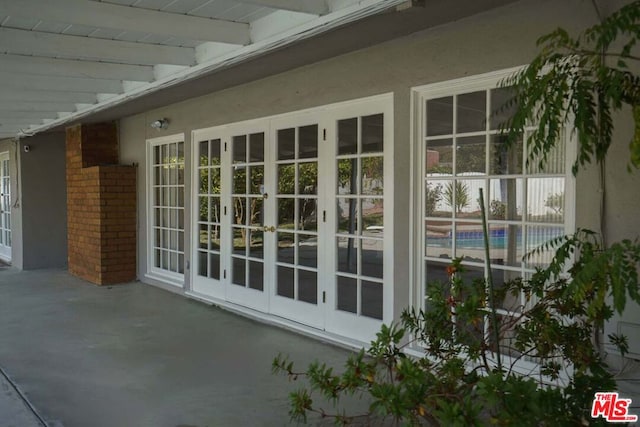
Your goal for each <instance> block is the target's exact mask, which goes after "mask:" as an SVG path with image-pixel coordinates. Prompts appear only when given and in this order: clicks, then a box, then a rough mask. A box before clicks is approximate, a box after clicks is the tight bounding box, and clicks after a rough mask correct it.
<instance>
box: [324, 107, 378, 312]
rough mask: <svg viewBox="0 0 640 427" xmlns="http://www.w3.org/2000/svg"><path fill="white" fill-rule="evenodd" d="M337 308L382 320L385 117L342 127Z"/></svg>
mask: <svg viewBox="0 0 640 427" xmlns="http://www.w3.org/2000/svg"><path fill="white" fill-rule="evenodd" d="M336 145H337V160H336V182H337V188H336V189H335V192H336V195H337V196H336V200H335V206H336V218H337V220H336V228H335V241H336V257H337V272H336V308H337V309H338V310H339V311H344V312H349V313H353V314H354V315H356V316H364V317H369V318H373V319H379V320H381V319H382V308H383V292H382V289H383V279H384V271H383V258H384V257H383V254H384V174H383V171H384V157H383V152H384V116H383V114H373V115H368V116H361V117H352V118H347V119H342V120H339V121H338V124H337V144H336Z"/></svg>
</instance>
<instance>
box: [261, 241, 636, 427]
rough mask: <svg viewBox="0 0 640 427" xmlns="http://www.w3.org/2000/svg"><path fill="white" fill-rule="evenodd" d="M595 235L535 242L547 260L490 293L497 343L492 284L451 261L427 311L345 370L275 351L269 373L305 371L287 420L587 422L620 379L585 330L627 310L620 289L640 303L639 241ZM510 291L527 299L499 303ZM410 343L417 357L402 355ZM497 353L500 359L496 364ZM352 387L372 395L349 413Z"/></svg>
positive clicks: (405, 318) (408, 317)
mask: <svg viewBox="0 0 640 427" xmlns="http://www.w3.org/2000/svg"><path fill="white" fill-rule="evenodd" d="M593 237H594V235H593V234H592V233H590V232H586V231H579V232H578V233H576V235H574V236H570V237H564V238H559V239H556V240H554V241H552V242H550V243H548V244H546V245H544V246H543V247H541V248H540V249H539V251H546V250H548V249H549V248H550V247H553V248H555V249H556V250H557V252H556V255H555V256H554V258H553V260H552V262H551V264H550V266H549V268H547V269H545V270H539V271H538V272H537V273H536V274H534V275H533V277H532V278H531V280H526V281H525V280H522V279H516V280H513V281H511V282H508V283H505V284H504V286H501V287H500V288H499V289H496V290H495V291H494V294H493V295H490V296H492V297H493V300H494V301H496V304H499V305H500V306H501V307H502V308H501V309H500V315H499V316H497V318H498V319H499V320H498V321H497V322H496V323H497V325H498V326H497V331H498V333H497V336H498V339H497V341H496V339H495V338H494V336H495V335H496V334H494V333H493V329H492V328H493V327H492V322H491V320H490V315H491V308H490V306H489V304H488V302H489V301H490V300H491V298H490V297H488V292H490V289H491V288H490V287H488V286H487V283H486V281H485V280H484V279H474V280H469V279H468V278H467V276H466V271H465V269H464V266H463V265H461V262H460V260H454V261H453V263H452V264H451V265H450V266H449V267H448V268H447V273H448V274H449V278H450V280H449V282H448V283H438V282H435V283H430V284H429V285H428V287H427V295H426V304H425V306H426V307H425V309H422V310H415V309H407V310H405V311H404V313H403V314H402V317H401V321H400V322H399V323H397V324H392V325H390V326H386V325H383V326H382V328H381V330H380V332H379V333H378V334H377V338H376V340H374V341H373V342H372V343H371V346H370V348H369V350H367V351H364V350H362V351H360V352H359V353H357V354H355V355H352V356H351V357H350V358H349V360H348V361H347V363H346V364H345V367H344V371H343V372H342V373H339V374H338V373H334V370H333V368H330V367H328V366H326V365H325V364H321V363H318V362H315V363H313V364H311V365H310V366H309V367H308V368H307V370H306V371H296V370H295V368H294V365H293V363H292V362H291V361H289V360H288V359H287V357H285V356H282V355H279V356H278V357H276V358H275V359H274V361H273V370H274V372H282V373H285V374H286V375H288V376H289V377H290V378H294V379H297V378H299V377H305V378H306V379H307V380H308V388H303V389H300V390H298V391H296V392H293V393H291V395H290V397H291V409H290V415H291V417H292V419H293V420H296V421H300V422H307V421H308V416H309V415H310V414H313V413H315V414H318V415H319V416H320V417H322V418H332V419H333V420H334V421H335V423H336V424H337V425H346V424H354V423H365V424H372V423H373V424H375V423H386V422H393V423H403V424H406V425H447V426H448V425H460V426H467V425H484V424H495V425H514V426H515V425H517V426H521V425H536V426H537V425H582V424H583V423H584V422H585V420H586V417H588V414H589V410H590V407H591V406H590V405H591V401H592V399H593V395H594V393H595V391H598V390H613V389H614V388H615V382H614V380H613V377H612V374H611V373H609V372H608V371H607V369H606V364H605V363H604V360H603V359H602V357H601V355H600V353H599V352H598V351H597V349H596V347H594V346H593V345H592V341H591V340H592V337H593V336H595V335H596V332H597V330H598V328H600V327H601V325H602V323H603V322H604V321H605V320H607V319H609V318H610V317H611V316H612V315H613V313H614V310H615V311H618V312H621V311H622V310H623V309H624V301H625V300H626V298H627V297H628V298H630V299H631V300H634V301H640V297H639V295H638V291H637V283H638V282H637V280H638V277H637V271H636V268H638V267H640V242H638V241H635V242H631V241H625V242H623V243H621V244H620V245H616V246H614V247H615V250H613V251H612V253H611V254H608V253H607V252H603V251H601V250H600V248H599V246H598V244H597V241H595V240H594V239H593ZM576 252H579V253H580V258H579V261H578V262H576V263H575V264H573V266H571V267H570V268H568V272H569V273H570V274H571V276H572V278H573V280H568V279H567V278H566V277H565V275H564V273H565V271H566V269H567V267H568V266H567V262H568V261H569V260H570V258H571V254H574V253H576ZM534 255H535V254H534ZM532 256H533V255H532ZM594 269H597V272H595V271H594ZM632 271H633V272H635V273H631V272H632ZM609 284H612V285H609ZM507 295H517V296H518V297H522V300H524V304H523V305H519V304H518V305H515V306H512V307H504V302H505V301H506V300H507V299H506V298H505V297H506V296H507ZM608 297H611V301H612V302H611V303H609V301H610V300H609V299H608ZM518 300H520V298H518ZM610 339H611V342H612V344H614V345H617V346H618V347H619V348H620V349H621V350H622V351H624V350H625V348H626V346H628V344H627V343H626V340H625V339H624V338H621V337H616V336H612V337H610ZM416 345H418V346H419V347H420V348H421V350H422V351H423V352H424V355H423V356H422V357H411V356H408V355H406V354H405V352H404V350H405V348H406V347H408V346H416ZM500 353H502V354H503V355H505V356H504V357H507V356H508V357H507V358H506V359H505V361H506V362H507V363H503V364H502V365H500V364H499V362H498V357H499V354H500ZM521 361H528V362H530V363H533V364H536V365H537V366H538V370H537V374H532V373H530V374H529V375H524V376H523V375H522V374H521V373H520V372H519V371H518V369H517V366H518V362H521ZM558 386H561V387H558ZM317 395H320V397H321V399H324V400H321V401H320V402H318V400H317V398H316V396H317ZM353 395H355V396H357V397H360V398H364V399H366V400H367V401H368V402H369V410H368V412H366V413H364V414H362V413H361V414H357V415H347V412H346V410H345V408H344V407H340V402H341V401H342V399H343V398H344V397H346V396H353ZM323 405H328V408H329V409H327V407H325V406H323ZM591 423H592V424H597V420H591ZM603 423H604V421H603Z"/></svg>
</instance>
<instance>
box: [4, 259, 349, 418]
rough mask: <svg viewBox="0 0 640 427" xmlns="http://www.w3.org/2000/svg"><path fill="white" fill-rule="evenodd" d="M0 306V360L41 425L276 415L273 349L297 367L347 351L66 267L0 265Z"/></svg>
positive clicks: (281, 409) (284, 389)
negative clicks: (83, 276)
mask: <svg viewBox="0 0 640 427" xmlns="http://www.w3.org/2000/svg"><path fill="white" fill-rule="evenodd" d="M0 306H1V307H2V309H1V310H0V325H1V327H0V366H2V367H3V368H4V370H5V371H6V372H8V373H9V375H10V377H11V378H12V379H13V380H14V381H15V382H16V383H17V384H18V385H19V387H20V389H21V390H22V391H23V392H24V394H25V395H26V396H27V398H28V399H29V401H30V402H31V403H32V404H33V406H34V407H35V408H37V410H38V412H39V413H40V415H41V416H42V417H43V418H44V419H45V420H47V422H48V423H49V424H50V425H51V426H65V427H74V426H78V427H85V426H93V427H101V426H105V427H113V426H136V427H144V426H154V427H160V426H170V427H178V426H180V427H196V426H197V427H206V426H249V425H250V426H280V425H286V424H288V423H289V417H288V413H287V412H288V400H287V396H288V393H289V392H290V391H292V390H293V389H294V387H295V384H291V383H290V382H289V381H288V380H287V378H286V377H284V376H274V375H272V374H271V361H272V359H273V357H274V356H276V355H277V354H278V352H282V353H288V354H290V356H291V359H292V360H294V361H296V362H297V363H299V364H300V365H299V366H301V367H303V366H306V364H307V363H308V362H311V361H313V360H315V359H316V358H322V359H323V360H324V361H327V362H328V363H335V364H336V365H340V364H342V362H343V361H344V360H345V359H346V356H347V355H348V352H347V351H345V350H343V349H340V348H338V347H335V346H332V345H328V344H323V343H321V342H319V341H317V340H313V339H310V338H307V337H304V336H301V335H298V334H295V333H291V332H288V331H286V330H283V329H280V328H276V327H273V326H269V325H265V324H261V323H258V322H255V321H252V320H250V319H246V318H244V317H241V316H238V315H235V314H232V313H230V312H227V311H224V310H221V309H218V308H215V307H211V306H207V305H205V304H203V303H199V302H196V301H192V300H189V299H186V298H184V297H181V296H179V295H174V294H171V293H170V292H166V291H163V290H160V289H157V288H154V287H152V286H148V285H144V284H141V283H130V284H127V285H119V286H112V287H98V286H94V285H91V284H89V283H87V282H84V281H82V280H80V279H77V278H75V277H73V276H70V275H69V274H68V273H67V272H65V271H36V272H18V271H16V270H13V269H7V270H4V271H0ZM1 418H2V416H1V414H0V425H3V426H4V425H7V424H6V420H5V423H3V421H2V420H1ZM16 425H19V424H16Z"/></svg>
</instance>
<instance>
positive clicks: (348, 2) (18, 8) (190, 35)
mask: <svg viewBox="0 0 640 427" xmlns="http://www.w3.org/2000/svg"><path fill="white" fill-rule="evenodd" d="M406 3H407V0H225V1H220V0H215V1H214V0H109V1H94V0H2V1H0V93H1V94H2V96H1V97H0V138H10V137H20V136H27V135H33V134H35V133H38V132H42V131H45V130H47V129H50V128H53V127H57V126H61V125H64V124H66V123H70V122H72V121H76V120H80V119H82V118H86V117H88V116H90V115H91V114H94V113H96V112H98V111H102V110H104V109H107V108H111V107H114V106H117V105H119V104H122V103H124V102H126V101H128V100H130V99H133V98H136V97H140V96H144V95H147V94H150V93H153V92H155V91H158V90H161V89H163V88H167V87H170V86H172V85H176V84H179V83H182V82H185V81H187V80H190V79H194V78H197V77H200V76H202V75H205V74H208V73H211V72H213V71H216V70H219V69H223V68H226V67H229V66H232V65H235V64H238V63H240V62H243V61H246V60H249V59H251V58H253V57H255V56H257V55H262V54H264V53H267V52H270V51H273V50H275V49H278V48H281V47H284V46H286V45H288V44H291V43H293V42H295V41H298V40H302V39H305V38H309V37H312V36H314V35H317V34H320V33H323V32H325V31H329V30H331V29H333V28H336V27H338V26H341V25H344V24H346V23H349V22H353V21H356V20H359V19H362V18H365V17H367V16H371V15H374V14H377V13H380V12H383V11H385V10H389V9H392V8H395V7H397V6H400V5H403V4H406ZM143 6H144V7H143Z"/></svg>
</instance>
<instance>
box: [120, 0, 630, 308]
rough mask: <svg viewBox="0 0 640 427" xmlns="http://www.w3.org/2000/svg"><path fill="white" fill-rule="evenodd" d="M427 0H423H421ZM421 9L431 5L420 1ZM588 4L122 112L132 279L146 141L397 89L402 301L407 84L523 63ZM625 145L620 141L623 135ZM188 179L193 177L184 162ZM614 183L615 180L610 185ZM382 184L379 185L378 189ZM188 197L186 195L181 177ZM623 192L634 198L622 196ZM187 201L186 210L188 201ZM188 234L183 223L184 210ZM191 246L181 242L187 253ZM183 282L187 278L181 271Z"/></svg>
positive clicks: (585, 203) (541, 10)
mask: <svg viewBox="0 0 640 427" xmlns="http://www.w3.org/2000/svg"><path fill="white" fill-rule="evenodd" d="M427 5H428V2H427ZM427 7H428V6H427ZM595 20H596V14H595V11H594V10H593V7H592V5H591V2H589V1H582V0H566V1H565V0H563V1H555V0H546V1H540V0H528V1H522V2H518V3H515V4H512V5H509V6H506V7H502V8H499V9H496V10H492V11H489V12H486V13H483V14H480V15H476V16H474V17H471V18H467V19H464V20H460V21H458V22H454V23H450V24H447V25H443V26H440V27H437V28H434V29H430V30H426V31H423V32H420V33H415V34H413V35H411V36H409V37H403V38H399V39H396V40H393V41H390V42H387V43H384V44H380V45H376V46H373V47H371V48H367V49H364V50H361V51H357V52H354V53H350V54H347V55H343V56H340V57H336V58H332V59H330V60H326V61H323V62H320V63H316V64H310V65H308V66H305V67H302V68H298V69H295V70H292V71H289V72H286V73H283V74H280V75H275V76H272V77H268V78H265V79H262V80H258V81H254V82H251V83H249V84H244V85H242V86H238V87H233V88H230V89H227V90H224V91H220V92H217V93H212V94H203V96H201V97H199V98H195V99H191V100H188V101H185V102H181V103H178V104H174V105H169V106H166V107H164V108H159V109H156V110H153V111H148V112H146V113H144V114H138V115H136V116H133V117H128V118H125V119H123V120H121V122H120V143H121V153H120V154H121V161H122V162H123V163H131V162H135V163H138V164H139V169H138V170H139V172H138V188H139V204H138V206H139V224H138V226H139V258H138V260H139V277H141V278H143V277H144V274H145V272H146V264H145V262H146V261H145V260H146V241H145V230H146V217H145V199H144V195H145V188H146V177H145V140H146V139H148V138H154V137H157V136H162V135H170V134H176V133H184V134H185V136H186V142H187V144H186V148H187V153H186V158H187V159H189V158H190V156H191V144H190V132H191V131H192V130H194V129H199V128H205V127H211V126H215V125H221V124H226V123H231V122H237V121H242V120H246V119H252V118H259V117H265V116H271V115H274V114H279V113H286V112H290V111H296V110H300V109H304V108H309V107H314V106H321V105H324V104H329V103H334V102H339V101H345V100H351V99H357V98H362V97H366V96H370V95H375V94H381V93H388V92H393V94H394V125H395V130H394V188H393V192H392V193H391V194H392V195H393V200H394V206H395V207H394V218H395V223H394V224H393V228H394V239H395V243H394V256H395V269H394V272H393V278H392V279H391V280H392V281H393V283H394V284H395V285H394V286H395V301H394V312H395V313H399V312H400V310H401V309H402V308H404V307H406V306H407V305H408V304H409V294H410V289H411V285H410V283H411V262H410V259H411V256H410V255H411V246H410V241H411V235H412V228H411V221H410V219H411V218H410V209H408V208H407V207H408V206H410V204H411V197H412V195H411V190H410V188H411V181H412V178H411V176H410V165H411V161H412V147H413V141H412V140H411V138H412V136H411V120H412V117H411V99H410V92H411V91H410V88H411V87H413V86H418V85H424V84H428V83H432V82H439V81H445V80H450V79H454V78H460V77H464V76H471V75H475V74H479V73H485V72H489V71H494V70H500V69H505V68H509V67H513V66H518V65H522V64H526V63H527V62H528V61H529V60H530V59H531V58H532V57H533V56H534V55H535V53H536V48H535V41H536V39H537V38H538V37H539V36H540V35H542V34H544V33H546V32H549V31H551V30H553V29H555V28H557V27H558V26H562V27H565V28H567V29H574V30H575V29H578V28H583V27H585V26H588V25H591V24H593V23H595ZM161 117H167V118H169V120H170V121H171V124H170V128H169V129H168V130H166V131H162V132H158V131H156V130H154V129H151V128H150V127H149V124H150V122H151V121H153V120H155V119H158V118H161ZM625 141H626V140H625ZM625 147H626V143H625V142H621V143H619V144H616V146H615V147H614V148H613V151H614V152H613V154H612V160H611V162H610V165H611V166H610V168H609V172H610V174H611V177H610V182H611V191H610V192H609V198H608V215H609V216H610V221H609V228H608V231H609V233H610V237H611V238H612V239H616V238H619V237H621V236H628V235H629V234H630V232H632V231H634V230H635V234H638V225H637V219H636V215H637V213H638V212H640V197H637V195H638V189H639V188H640V174H636V175H634V176H630V175H627V174H626V172H625V170H624V168H622V167H620V166H619V165H620V164H621V163H624V158H625V151H624V148H625ZM186 172H187V176H190V175H191V169H190V165H189V164H188V163H187V171H186ZM614 183H615V184H614ZM597 184H598V180H597V173H595V172H594V171H586V172H584V173H582V174H581V175H580V176H579V177H578V180H577V194H578V197H577V199H578V200H577V202H576V224H577V226H580V227H588V228H594V229H595V228H597V226H598V214H597V212H598V200H599V199H598V197H599V195H598V192H597V191H594V189H595V188H597ZM385 190H386V189H385ZM186 194H187V195H188V194H190V188H189V183H187V189H186ZM625 194H635V195H636V197H628V196H626V195H625ZM190 202H191V201H190V200H189V199H187V200H185V206H187V207H188V206H190ZM187 214H188V215H187V220H186V224H185V226H186V230H189V229H190V223H189V219H188V218H189V217H190V214H189V212H187ZM190 251H191V250H190V247H189V242H185V253H186V254H187V255H186V257H187V259H188V258H189V254H190ZM186 280H187V287H188V274H187V279H186Z"/></svg>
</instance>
